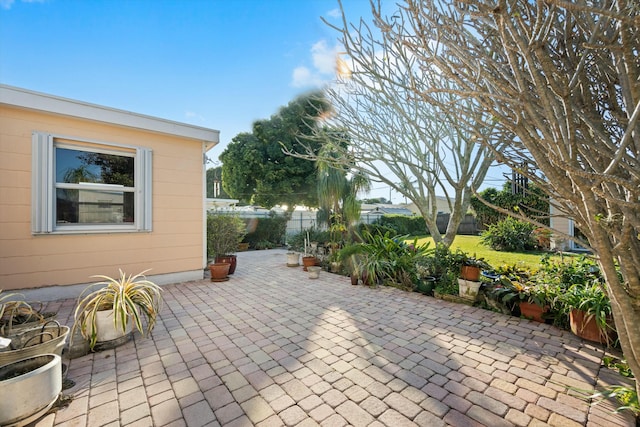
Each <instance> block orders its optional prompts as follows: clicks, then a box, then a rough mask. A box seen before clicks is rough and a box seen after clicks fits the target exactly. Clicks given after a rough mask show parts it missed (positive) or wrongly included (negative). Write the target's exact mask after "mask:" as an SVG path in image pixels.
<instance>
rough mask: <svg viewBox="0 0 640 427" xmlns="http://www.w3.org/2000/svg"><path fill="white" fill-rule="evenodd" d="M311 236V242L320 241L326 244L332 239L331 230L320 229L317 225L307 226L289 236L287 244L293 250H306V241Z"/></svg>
mask: <svg viewBox="0 0 640 427" xmlns="http://www.w3.org/2000/svg"><path fill="white" fill-rule="evenodd" d="M307 236H309V241H310V242H318V243H319V244H320V243H321V244H322V245H325V246H326V244H327V243H328V242H330V241H331V236H330V233H329V231H326V230H318V229H317V228H315V227H311V228H307V229H306V230H302V231H301V232H299V233H296V234H293V235H291V236H289V237H288V238H287V245H288V246H289V247H290V248H291V250H293V251H297V252H304V241H305V239H306V238H307Z"/></svg>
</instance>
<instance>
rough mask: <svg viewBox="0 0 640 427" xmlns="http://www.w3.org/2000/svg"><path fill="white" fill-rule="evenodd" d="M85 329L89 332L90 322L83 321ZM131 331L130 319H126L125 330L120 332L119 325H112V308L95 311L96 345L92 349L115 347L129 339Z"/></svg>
mask: <svg viewBox="0 0 640 427" xmlns="http://www.w3.org/2000/svg"><path fill="white" fill-rule="evenodd" d="M85 328H86V329H85V330H86V331H87V333H88V334H91V324H90V323H89V322H88V321H87V322H86V323H85ZM132 331H133V324H132V323H131V319H127V326H126V328H125V332H122V329H121V325H120V324H118V328H117V329H116V327H115V326H114V325H113V310H101V311H98V312H96V336H97V337H96V345H95V347H94V348H93V349H94V350H97V351H98V350H106V349H110V348H115V347H117V346H119V345H121V344H124V343H125V342H127V341H129V339H130V338H131V335H132Z"/></svg>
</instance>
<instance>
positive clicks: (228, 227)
mask: <svg viewBox="0 0 640 427" xmlns="http://www.w3.org/2000/svg"><path fill="white" fill-rule="evenodd" d="M245 233H246V227H245V224H244V221H242V220H241V219H240V218H239V217H237V216H235V215H228V214H219V213H215V214H214V213H209V214H208V215H207V255H208V256H209V257H210V258H215V257H217V256H223V255H229V254H232V253H234V252H236V251H237V250H238V243H240V242H241V241H242V238H243V237H244V235H245Z"/></svg>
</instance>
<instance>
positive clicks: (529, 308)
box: [519, 301, 547, 323]
mask: <svg viewBox="0 0 640 427" xmlns="http://www.w3.org/2000/svg"><path fill="white" fill-rule="evenodd" d="M519 306H520V315H521V316H522V317H525V318H527V319H530V320H534V321H536V322H540V323H544V318H543V317H542V315H543V314H544V313H545V312H546V311H547V307H540V306H539V305H538V304H534V303H532V302H526V301H521V302H520V304H519Z"/></svg>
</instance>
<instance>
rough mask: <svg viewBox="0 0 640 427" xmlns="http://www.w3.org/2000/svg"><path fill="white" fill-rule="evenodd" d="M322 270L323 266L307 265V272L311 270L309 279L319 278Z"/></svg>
mask: <svg viewBox="0 0 640 427" xmlns="http://www.w3.org/2000/svg"><path fill="white" fill-rule="evenodd" d="M320 270H322V267H318V266H310V267H307V272H309V279H317V278H318V277H320Z"/></svg>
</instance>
